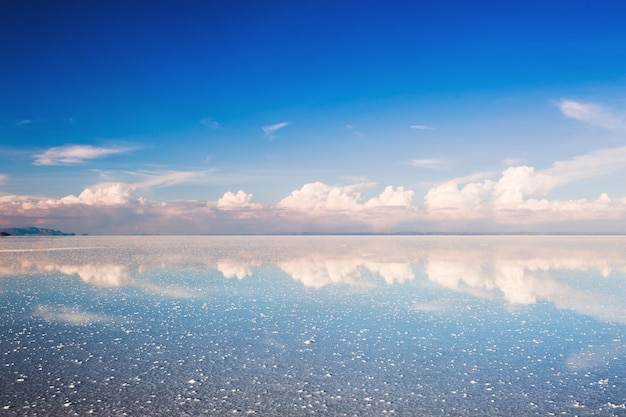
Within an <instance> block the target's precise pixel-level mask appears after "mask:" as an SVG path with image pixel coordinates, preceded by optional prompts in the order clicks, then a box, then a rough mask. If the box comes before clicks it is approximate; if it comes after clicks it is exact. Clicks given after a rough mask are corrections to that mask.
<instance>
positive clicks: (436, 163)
mask: <svg viewBox="0 0 626 417" xmlns="http://www.w3.org/2000/svg"><path fill="white" fill-rule="evenodd" d="M409 165H411V166H414V167H416V168H428V169H441V168H443V167H445V165H446V162H445V161H443V160H441V159H436V158H431V159H412V160H411V161H410V162H409Z"/></svg>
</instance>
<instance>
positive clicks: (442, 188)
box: [424, 147, 626, 223]
mask: <svg viewBox="0 0 626 417" xmlns="http://www.w3.org/2000/svg"><path fill="white" fill-rule="evenodd" d="M625 166H626V147H622V148H612V149H603V150H599V151H595V152H592V153H590V154H587V155H582V156H578V157H575V158H572V159H570V160H567V161H557V162H555V163H554V164H553V165H552V167H550V168H548V169H545V170H540V171H537V170H535V169H534V168H533V167H529V166H517V167H509V168H507V169H506V170H504V171H503V172H502V174H501V176H500V178H499V179H497V180H491V179H485V180H479V181H470V182H467V183H463V182H462V181H459V180H452V181H448V182H445V183H443V184H440V185H438V186H436V187H433V188H431V189H430V190H428V192H427V194H426V197H425V198H424V203H425V207H426V209H427V210H428V211H429V213H430V214H431V216H432V217H433V218H439V219H441V218H449V217H456V218H459V219H472V218H481V217H482V218H488V217H492V218H493V219H495V220H500V221H518V222H531V223H532V222H539V221H560V220H572V219H578V220H579V219H583V218H587V219H593V218H596V219H599V218H603V217H606V216H610V217H611V218H613V217H615V216H617V215H619V214H620V213H623V210H624V203H623V202H622V201H612V200H611V199H610V198H608V196H606V195H605V194H603V195H601V196H600V197H599V198H598V199H597V200H595V201H588V200H586V199H580V200H568V201H558V200H552V201H551V200H547V199H541V200H538V199H537V198H538V197H543V196H545V195H547V194H548V193H549V192H551V191H552V190H553V189H555V188H557V187H559V186H562V185H565V184H568V183H571V182H574V181H578V180H582V179H588V178H592V177H597V176H601V175H606V174H608V173H611V172H614V171H616V170H618V169H621V168H623V167H625Z"/></svg>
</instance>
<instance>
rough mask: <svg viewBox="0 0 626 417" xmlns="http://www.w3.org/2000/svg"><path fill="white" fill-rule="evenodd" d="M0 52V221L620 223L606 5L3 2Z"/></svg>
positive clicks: (233, 225) (613, 12)
mask: <svg viewBox="0 0 626 417" xmlns="http://www.w3.org/2000/svg"><path fill="white" fill-rule="evenodd" d="M544 3H546V4H544ZM0 60H1V61H0V62H2V65H0V227H20V226H39V227H46V228H53V229H58V230H63V231H65V232H74V233H77V234H82V233H88V234H262V233H359V232H376V233H387V232H450V233H454V232H460V233H506V232H511V233H513V232H530V233H615V232H618V233H626V135H625V134H626V3H623V2H620V1H577V0H573V1H552V2H539V1H534V0H531V1H526V2H508V1H476V2H465V1H438V2H435V1H432V2H430V1H414V2H409V1H389V0H388V1H342V2H337V1H334V2H331V1H322V0H318V1H301V2H300V1H296V2H294V1H267V2H259V1H237V2H233V1H192V0H189V1H182V2H181V1H179V2H174V1H149V2H148V1H140V0H137V1H132V2H116V1H107V2H99V1H94V2H84V1H58V2H45V1H31V0H25V1H9V2H8V3H6V4H4V5H3V12H2V14H0Z"/></svg>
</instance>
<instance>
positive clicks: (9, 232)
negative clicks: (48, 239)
mask: <svg viewBox="0 0 626 417" xmlns="http://www.w3.org/2000/svg"><path fill="white" fill-rule="evenodd" d="M0 236H74V233H64V232H61V231H59V230H53V229H44V228H41V227H9V228H6V229H0Z"/></svg>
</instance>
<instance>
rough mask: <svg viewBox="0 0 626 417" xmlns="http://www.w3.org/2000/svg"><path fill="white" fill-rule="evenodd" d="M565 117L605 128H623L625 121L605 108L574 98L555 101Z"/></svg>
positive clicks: (625, 126)
mask: <svg viewBox="0 0 626 417" xmlns="http://www.w3.org/2000/svg"><path fill="white" fill-rule="evenodd" d="M557 106H558V107H559V109H560V110H561V113H563V115H564V116H565V117H569V118H571V119H576V120H579V121H581V122H585V123H588V124H590V125H592V126H598V127H602V128H605V129H625V128H626V121H625V120H624V118H620V117H618V116H616V115H615V114H613V113H612V112H610V111H609V110H607V109H605V108H604V107H602V106H599V105H597V104H591V103H581V102H578V101H574V100H561V101H560V102H558V103H557Z"/></svg>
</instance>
